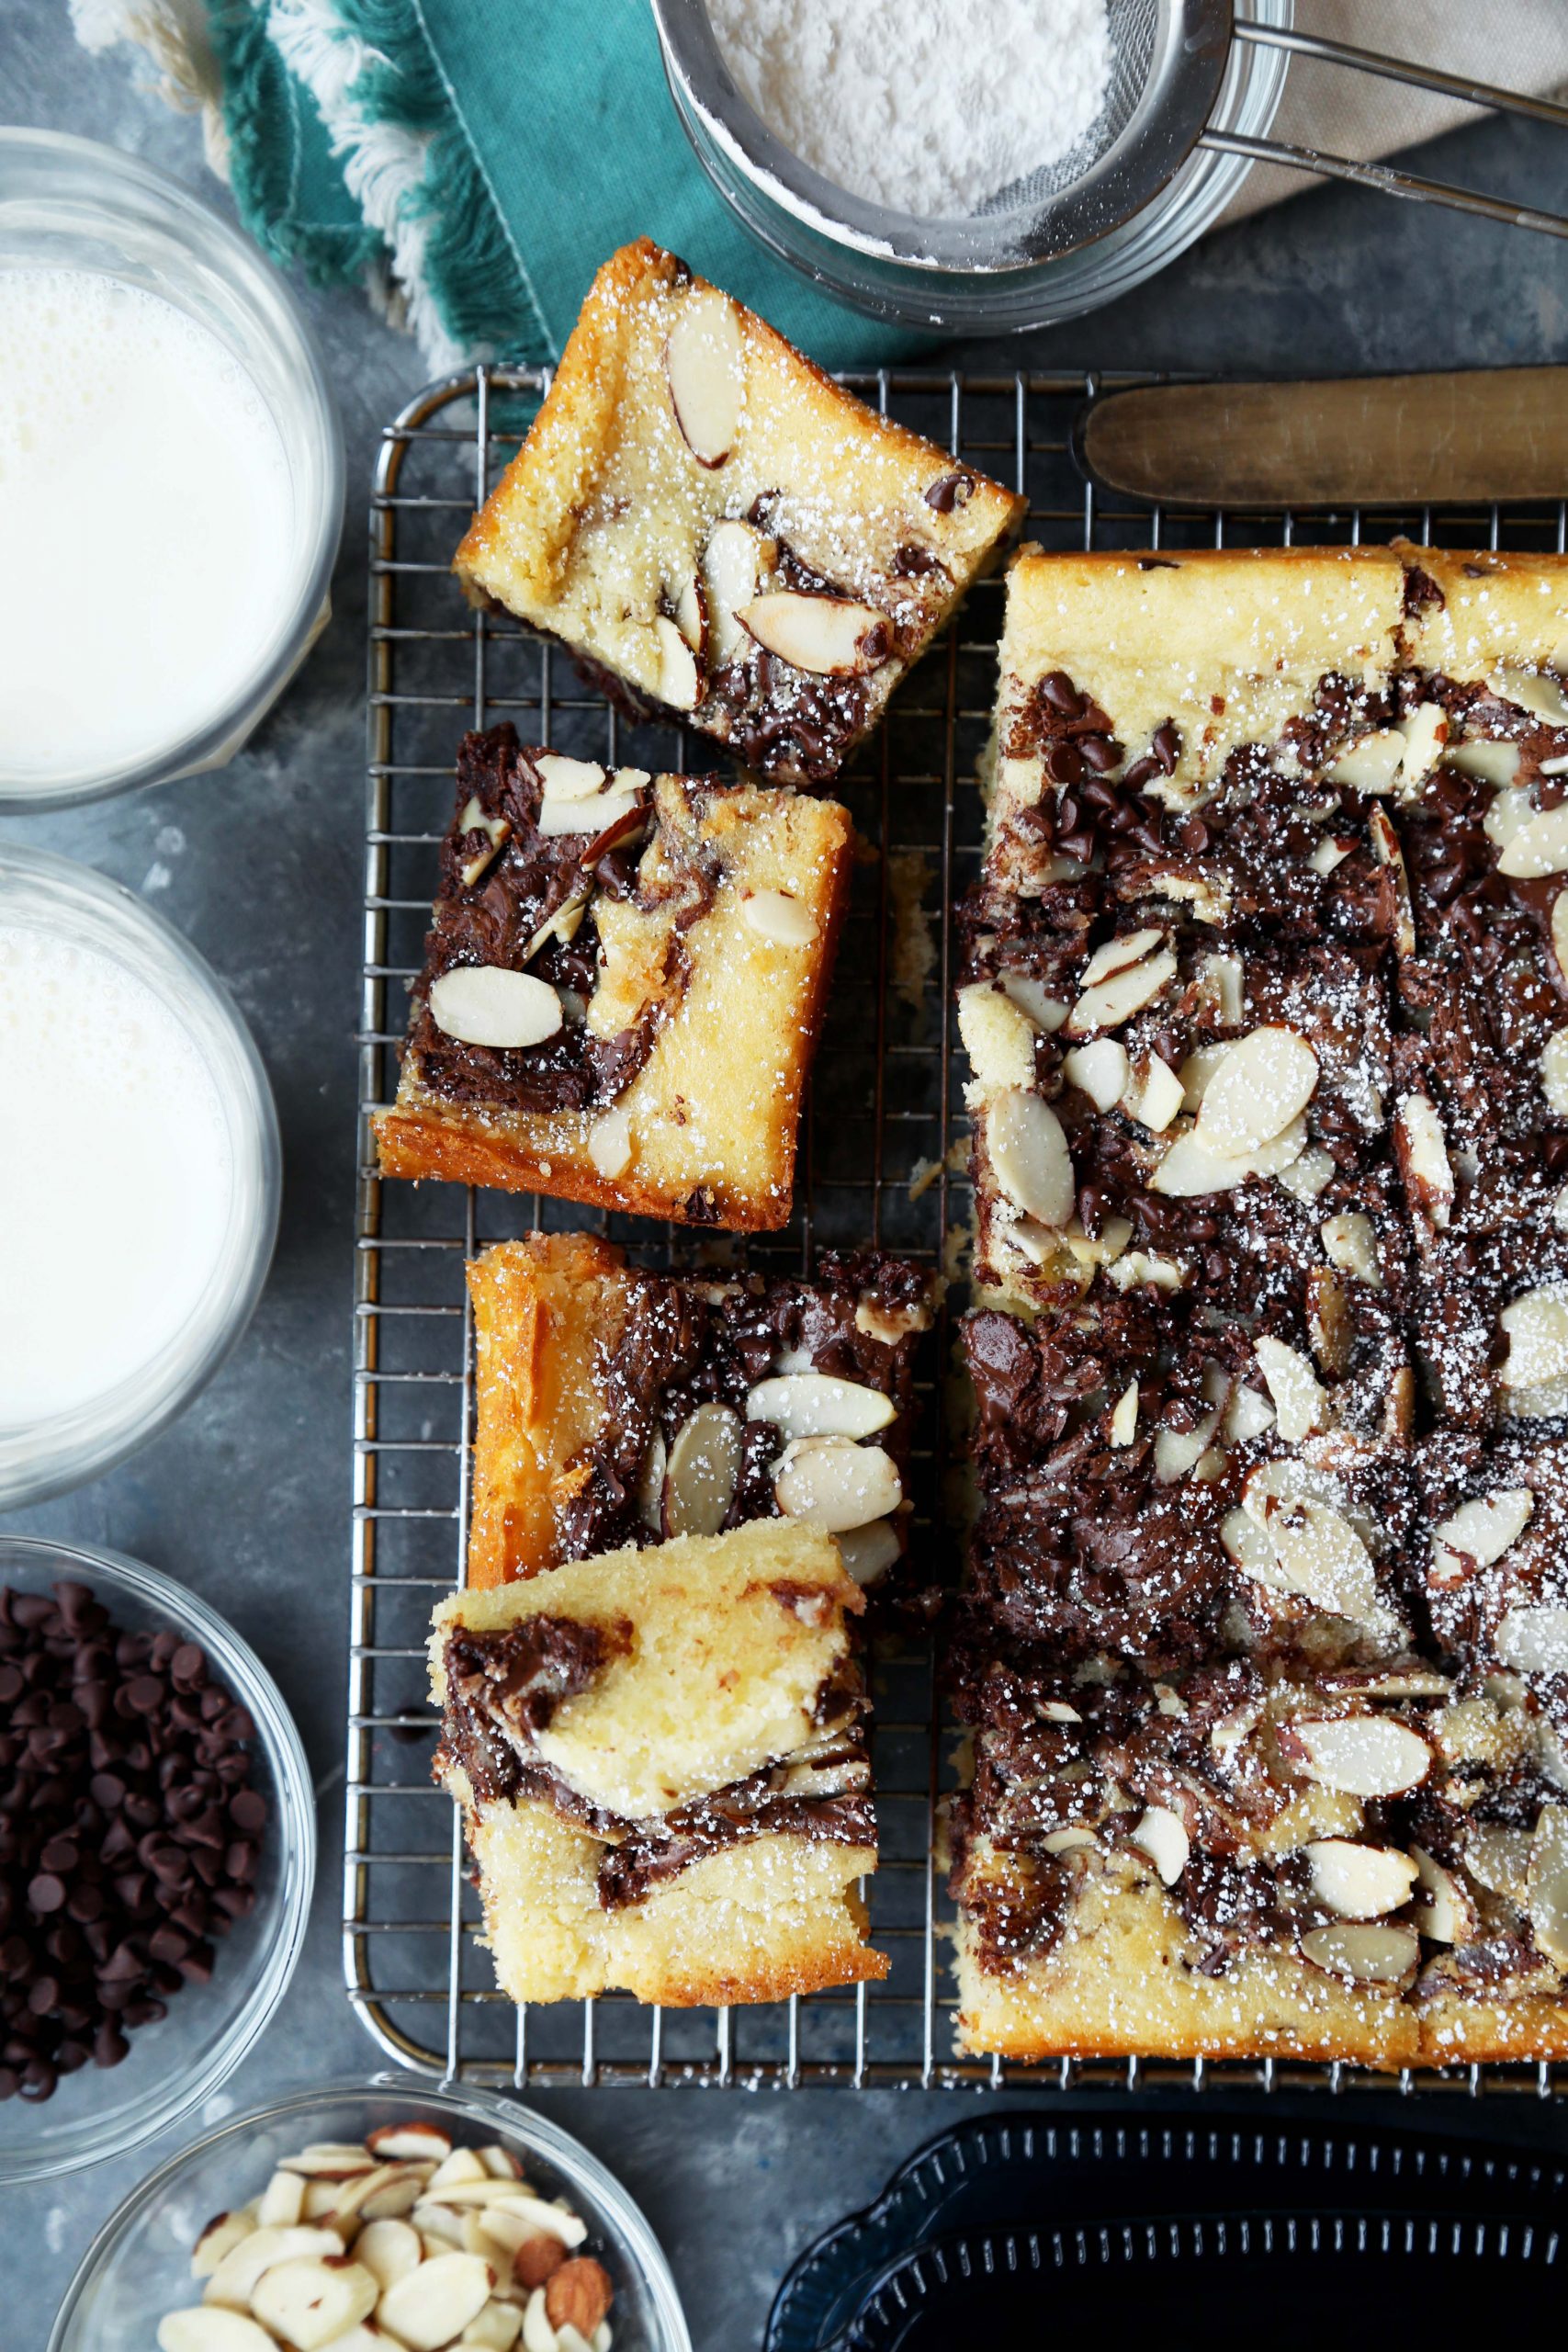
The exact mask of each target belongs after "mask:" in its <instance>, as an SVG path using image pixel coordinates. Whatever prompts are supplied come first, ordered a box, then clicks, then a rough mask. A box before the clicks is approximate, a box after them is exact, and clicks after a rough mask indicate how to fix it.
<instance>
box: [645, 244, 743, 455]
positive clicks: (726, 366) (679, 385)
mask: <svg viewBox="0 0 1568 2352" xmlns="http://www.w3.org/2000/svg"><path fill="white" fill-rule="evenodd" d="M664 373H665V378H666V379H667V381H668V383H669V386H670V405H671V408H672V409H673V410H674V412H675V422H676V424H678V425H679V426H680V428H681V437H682V440H683V441H684V442H685V444H686V447H687V448H688V449H690V451H691V453H692V455H693V457H694V458H695V459H696V461H697V463H698V465H699V466H706V467H708V468H710V469H712V468H713V467H716V466H722V465H723V463H724V461H725V459H726V458H728V455H729V453H730V451H731V449H733V448H734V447H735V439H736V435H737V434H738V433H739V429H740V411H741V406H742V403H743V401H744V400H745V395H746V345H745V338H744V336H743V335H742V334H741V328H740V314H739V311H737V309H736V307H735V305H734V303H733V302H732V301H731V300H730V299H729V297H728V294H721V293H720V292H719V291H718V288H716V287H714V286H694V287H693V288H691V289H690V291H689V292H687V293H685V294H683V295H682V297H681V299H680V304H679V307H678V309H677V311H676V313H675V319H674V322H673V324H672V325H671V329H670V334H669V336H668V338H667V340H666V342H665V345H664Z"/></svg>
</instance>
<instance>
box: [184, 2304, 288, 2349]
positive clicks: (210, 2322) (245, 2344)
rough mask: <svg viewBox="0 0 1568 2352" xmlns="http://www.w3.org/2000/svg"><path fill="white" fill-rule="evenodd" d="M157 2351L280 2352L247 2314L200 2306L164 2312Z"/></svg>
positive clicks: (271, 2339)
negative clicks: (183, 2310)
mask: <svg viewBox="0 0 1568 2352" xmlns="http://www.w3.org/2000/svg"><path fill="white" fill-rule="evenodd" d="M158 2352H277V2343H276V2337H274V2336H271V2335H268V2334H267V2332H266V2330H265V2327H258V2326H257V2324H256V2323H255V2321H254V2319H252V2318H250V2317H249V2316H248V2315H247V2314H246V2313H245V2312H231V2311H221V2310H217V2309H215V2308H214V2307H213V2305H212V2304H210V2303H198V2304H197V2307H196V2309H195V2310H194V2311H188V2312H164V2316H163V2318H162V2319H161V2320H160V2321H159V2322H158Z"/></svg>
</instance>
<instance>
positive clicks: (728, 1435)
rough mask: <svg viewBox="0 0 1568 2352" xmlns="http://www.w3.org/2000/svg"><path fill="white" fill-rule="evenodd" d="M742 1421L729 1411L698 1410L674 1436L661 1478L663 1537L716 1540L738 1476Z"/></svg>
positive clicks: (709, 1407)
mask: <svg viewBox="0 0 1568 2352" xmlns="http://www.w3.org/2000/svg"><path fill="white" fill-rule="evenodd" d="M740 1456H741V1442H740V1421H739V1416H738V1415H737V1414H735V1413H732V1412H731V1411H730V1409H729V1407H728V1405H699V1406H698V1407H697V1408H696V1411H695V1412H694V1413H692V1414H689V1415H688V1416H687V1418H686V1419H685V1420H683V1421H682V1424H681V1426H680V1428H679V1429H678V1430H676V1432H675V1436H674V1439H673V1441H672V1442H671V1447H670V1466H669V1468H668V1470H667V1471H666V1473H665V1477H664V1532H665V1534H666V1535H716V1534H717V1533H718V1532H719V1529H720V1528H721V1527H722V1526H723V1525H724V1522H725V1521H726V1519H727V1518H728V1515H729V1506H730V1504H731V1503H732V1502H733V1501H734V1499H735V1488H736V1485H737V1482H738V1481H739V1476H740Z"/></svg>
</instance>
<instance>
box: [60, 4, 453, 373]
mask: <svg viewBox="0 0 1568 2352" xmlns="http://www.w3.org/2000/svg"><path fill="white" fill-rule="evenodd" d="M101 4H102V0H90V5H93V6H97V5H101ZM107 4H108V5H112V0H107ZM267 33H268V36H269V38H270V39H271V40H273V41H274V42H275V43H276V47H277V50H278V52H279V54H280V55H281V56H282V58H283V61H284V62H285V64H287V65H288V68H289V69H290V71H291V72H292V73H294V74H298V75H299V79H300V81H301V82H303V83H304V84H305V85H306V87H307V89H309V90H310V93H311V95H312V96H314V98H315V100H316V103H317V105H318V106H319V107H321V119H322V120H323V121H324V123H325V124H326V127H327V132H328V135H329V137H330V138H331V140H332V143H333V153H334V154H335V155H340V156H341V157H342V158H343V169H344V181H345V182H346V184H347V187H348V191H349V194H350V195H351V196H352V197H353V198H354V199H355V203H356V204H357V205H358V207H359V209H360V210H361V212H362V213H363V214H364V216H365V218H366V220H367V221H368V222H369V224H370V226H371V227H372V228H373V229H378V230H379V231H380V232H381V234H382V236H383V237H385V239H386V241H387V244H388V248H389V252H390V254H391V274H392V277H393V280H394V281H395V285H396V288H397V291H398V294H399V295H400V298H401V308H402V313H403V316H404V318H405V319H406V321H407V324H408V326H409V328H410V329H411V331H412V334H413V335H414V337H415V339H416V341H417V342H418V344H419V347H420V349H421V351H422V352H423V355H424V358H425V361H426V363H427V365H428V366H429V367H430V368H431V370H432V372H433V373H434V374H436V375H446V374H447V373H448V372H449V371H450V370H452V369H453V368H459V367H461V366H462V365H463V363H464V361H465V360H466V359H468V357H469V356H471V355H470V354H469V353H468V352H467V351H465V350H464V349H463V347H462V345H460V344H457V343H455V342H454V341H453V339H452V337H451V336H450V335H449V334H447V332H446V327H445V325H444V324H443V322H442V320H441V317H440V314H439V313H438V311H437V310H436V307H435V303H434V299H433V297H432V295H431V291H430V288H429V285H428V283H427V281H426V277H425V271H424V254H425V246H426V243H427V242H428V237H427V232H426V228H425V224H424V222H423V220H410V219H408V218H407V217H406V216H405V212H404V207H405V204H406V203H407V201H408V199H409V198H411V197H412V196H413V195H414V194H415V193H416V192H417V191H418V190H419V189H420V188H422V187H423V184H424V176H425V172H426V169H427V167H428V164H429V157H430V141H429V139H428V137H426V136H425V134H424V133H423V132H420V131H411V130H400V128H399V127H398V126H397V125H396V124H395V123H388V122H371V121H367V119H366V118H365V116H364V115H363V114H361V112H360V111H359V109H358V108H357V107H355V104H354V101H353V97H352V92H353V89H354V85H355V82H356V81H357V79H358V77H359V75H360V74H361V73H362V72H363V70H364V68H365V67H366V66H367V64H369V63H371V62H374V61H375V59H376V56H377V52H376V51H374V50H372V49H371V48H369V47H368V46H367V43H366V42H364V41H362V40H360V39H359V38H358V36H357V35H356V34H354V33H351V32H349V31H347V30H346V29H345V28H344V25H343V24H342V22H341V20H340V19H339V18H338V17H337V16H336V14H335V12H334V10H333V6H332V0H272V6H271V7H270V8H269V9H268V12H267Z"/></svg>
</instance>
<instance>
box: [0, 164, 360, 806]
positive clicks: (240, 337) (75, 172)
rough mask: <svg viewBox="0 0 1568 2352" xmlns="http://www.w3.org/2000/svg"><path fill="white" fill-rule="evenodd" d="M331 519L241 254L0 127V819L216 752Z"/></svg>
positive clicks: (251, 260)
mask: <svg viewBox="0 0 1568 2352" xmlns="http://www.w3.org/2000/svg"><path fill="white" fill-rule="evenodd" d="M342 515H343V453H342V438H341V434H340V431H339V427H338V423H337V418H336V413H335V411H334V408H333V401H332V397H331V394H330V392H329V390H328V388H327V384H326V380H325V378H324V375H323V373H322V370H321V363H320V360H319V358H318V356H317V355H316V351H315V348H314V345H313V343H312V340H311V338H310V334H309V331H308V329H307V328H306V326H305V324H304V322H303V320H302V319H301V318H300V316H299V311H298V310H297V308H296V306H295V304H294V302H293V300H292V298H291V297H290V296H289V294H288V290H287V288H285V287H284V285H283V283H282V281H281V279H280V278H278V277H277V276H276V273H275V272H274V271H272V270H271V269H270V268H268V267H267V266H266V265H265V263H264V262H263V261H262V259H261V257H260V255H259V254H257V253H256V252H255V250H254V247H253V246H252V245H250V244H249V243H247V242H246V241H245V240H244V239H243V238H241V237H239V236H238V235H236V234H235V233H234V232H232V231H231V230H230V229H228V228H227V227H226V226H225V225H224V224H223V222H221V221H220V220H219V219H218V218H217V216H216V215H215V214H214V213H211V212H209V210H208V209H207V208H206V207H205V206H203V205H200V204H198V203H197V202H196V200H195V199H194V198H192V197H190V196H189V195H187V194H186V191H185V190H184V189H183V188H181V187H179V186H178V185H177V184H176V183H175V182H174V181H172V180H169V179H166V178H164V175H162V174H160V173H157V172H153V171H151V170H149V169H148V168H147V167H146V166H145V165H143V164H138V163H135V162H133V161H131V160H130V158H128V157H126V156H123V155H118V154H116V153H113V151H111V150H110V149H108V148H104V147H98V146H96V145H94V144H93V143H92V142H91V141H86V140H77V139H66V138H61V137H59V136H56V135H54V134H52V133H48V132H41V131H30V130H0V809H8V810H10V811H14V812H19V811H21V810H24V809H39V808H44V807H59V806H61V805H62V804H66V803H70V802H73V801H80V800H86V799H91V798H95V797H97V796H99V795H100V794H104V793H108V792H115V791H120V790H125V789H127V788H129V787H130V786H135V785H139V784H145V783H151V782H153V781H155V780H158V779H161V778H167V777H171V776H175V775H188V774H190V773H191V772H193V771H194V770H197V769H199V768H207V767H214V766H217V765H220V764H221V763H222V762H223V761H225V760H227V759H229V758H230V757H231V756H232V754H233V752H235V751H236V750H237V749H238V748H239V746H240V744H241V743H242V742H243V741H244V739H245V736H246V735H247V734H248V733H249V732H250V729H252V728H253V727H254V725H255V723H256V721H257V719H258V718H260V717H261V716H262V714H263V713H264V712H265V710H266V709H267V708H268V707H269V706H270V705H271V703H272V702H273V701H274V699H275V698H276V695H278V694H279V693H280V692H281V690H282V688H283V686H284V685H285V684H287V683H288V679H289V677H290V676H291V675H292V674H293V673H294V671H295V669H296V668H297V667H298V666H299V662H300V661H301V660H302V659H303V657H304V654H305V653H306V651H307V650H309V648H310V644H311V642H312V640H313V639H314V637H315V635H316V634H317V632H318V630H319V629H320V628H321V624H322V622H323V621H324V619H325V617H326V612H327V601H326V600H327V593H328V585H329V582H330V580H331V575H332V566H333V559H334V557H335V554H336V551H337V544H338V537H339V533H340V529H341V525H342Z"/></svg>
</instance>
